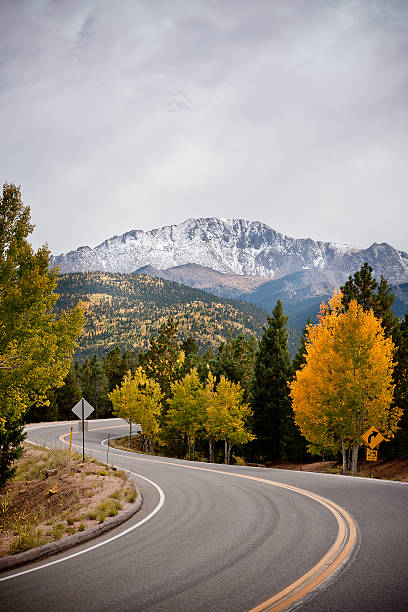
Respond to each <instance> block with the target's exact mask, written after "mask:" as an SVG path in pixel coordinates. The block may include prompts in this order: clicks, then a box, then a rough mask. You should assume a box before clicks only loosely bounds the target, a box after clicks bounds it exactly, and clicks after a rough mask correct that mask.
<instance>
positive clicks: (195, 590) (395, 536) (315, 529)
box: [0, 419, 408, 612]
mask: <svg viewBox="0 0 408 612" xmlns="http://www.w3.org/2000/svg"><path fill="white" fill-rule="evenodd" d="M89 428H90V429H89V432H87V434H86V447H87V453H89V454H94V455H95V456H96V457H98V459H100V460H102V461H105V460H106V447H105V446H103V445H102V442H103V441H104V440H106V438H107V436H108V434H110V435H111V436H114V435H120V434H123V435H126V433H127V425H126V424H124V423H123V421H120V420H118V419H112V420H106V421H90V422H89ZM68 432H69V424H67V423H64V424H49V425H46V424H41V425H36V426H32V427H29V433H28V439H29V440H31V441H35V442H41V443H47V444H53V445H55V444H56V443H63V442H60V438H61V437H62V436H64V435H65V434H67V433H68ZM61 439H64V438H61ZM80 443H81V437H80V435H79V434H76V435H74V444H75V445H79V444H80ZM109 461H110V462H111V463H114V464H115V465H117V466H118V467H121V468H123V469H127V470H129V471H130V472H131V473H132V474H133V476H132V477H133V478H134V479H135V481H136V483H137V485H138V487H139V488H140V489H141V491H142V494H143V498H144V504H143V508H142V510H141V511H140V512H139V513H138V514H137V515H135V517H134V518H133V519H131V520H130V521H129V522H127V523H126V524H124V525H122V526H121V527H119V528H118V529H117V530H115V531H114V532H109V533H108V534H106V535H105V536H102V537H101V538H98V539H97V540H94V541H92V542H88V543H87V544H86V545H83V546H80V547H77V548H75V549H72V550H71V551H68V552H66V553H65V554H61V555H59V556H58V555H57V556H56V557H53V558H51V559H49V560H47V561H43V562H39V563H36V564H33V565H32V566H26V567H24V568H20V569H19V570H15V571H14V572H9V573H8V574H2V575H1V576H0V593H1V606H0V608H1V610H7V611H8V610H10V611H11V610H13V611H15V610H30V611H31V610H38V611H48V610H87V611H89V610H95V611H97V610H98V611H100V610H112V609H114V610H115V611H118V612H119V611H124V610H129V611H130V610H149V611H150V610H152V611H163V612H164V611H165V612H173V611H174V612H180V611H184V610H185V611H189V612H195V611H201V610H203V611H204V610H205V611H206V612H208V611H209V610H217V611H225V612H232V611H233V612H239V611H248V610H256V611H257V612H261V610H284V609H290V608H291V607H292V606H300V608H299V607H297V609H302V610H307V611H312V610H313V611H319V612H320V611H326V610H330V611H331V610H333V611H337V610H338V611H339V612H340V611H341V612H345V611H348V610H350V611H351V610H353V611H354V610H359V611H360V610H362V611H363V610H382V611H384V610H390V611H391V610H392V611H397V612H398V611H400V610H401V611H403V610H404V611H406V610H407V609H408V485H407V484H402V483H394V482H387V481H376V480H371V481H370V480H367V479H360V478H351V477H342V476H332V475H328V474H313V473H306V472H290V471H284V470H270V469H262V468H260V469H258V468H243V467H236V466H223V465H215V464H205V463H195V462H189V461H178V460H174V459H165V458H162V457H147V456H144V455H141V454H134V453H127V452H123V451H118V450H117V449H111V450H110V453H109ZM299 489H301V490H302V491H299ZM118 536H119V537H118Z"/></svg>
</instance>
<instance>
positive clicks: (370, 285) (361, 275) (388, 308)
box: [340, 262, 398, 341]
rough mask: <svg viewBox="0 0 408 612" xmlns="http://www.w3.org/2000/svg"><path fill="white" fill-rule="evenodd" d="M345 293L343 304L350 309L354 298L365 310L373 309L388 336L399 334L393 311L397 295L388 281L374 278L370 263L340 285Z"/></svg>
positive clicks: (365, 264)
mask: <svg viewBox="0 0 408 612" xmlns="http://www.w3.org/2000/svg"><path fill="white" fill-rule="evenodd" d="M340 291H341V292H342V295H343V298H342V300H343V306H344V308H345V310H347V309H348V307H349V304H350V302H351V301H352V300H356V302H357V303H358V304H360V306H362V307H363V309H364V310H366V311H368V310H370V309H372V311H373V313H374V315H375V316H376V317H377V319H380V320H381V322H382V325H383V327H384V329H385V332H386V335H387V336H392V337H393V340H394V341H395V337H394V336H395V334H398V319H397V318H396V317H395V315H394V313H393V312H392V305H393V303H394V300H395V296H394V295H393V294H392V293H391V289H390V286H389V284H388V281H387V280H386V279H385V278H384V277H383V276H381V280H380V283H379V284H378V283H377V281H376V279H375V278H373V269H372V267H371V266H369V265H368V263H367V262H366V263H364V265H363V266H362V268H361V269H360V270H358V271H357V272H355V273H354V275H353V276H349V278H348V281H347V282H346V283H345V284H344V286H343V287H340Z"/></svg>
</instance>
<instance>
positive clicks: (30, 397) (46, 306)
mask: <svg viewBox="0 0 408 612" xmlns="http://www.w3.org/2000/svg"><path fill="white" fill-rule="evenodd" d="M33 227H34V226H33V225H32V224H31V222H30V209H29V207H28V206H24V205H23V203H22V201H21V193H20V188H19V187H16V186H15V185H13V184H8V183H5V184H4V186H3V193H2V197H1V198H0V465H1V473H0V487H1V486H3V485H4V483H5V482H6V480H7V479H8V478H9V477H10V475H11V474H12V471H13V469H12V468H11V463H12V461H13V460H14V459H15V458H17V457H18V456H19V454H20V453H21V441H22V427H23V419H24V415H25V413H26V411H27V409H28V407H29V406H31V405H41V404H48V403H49V400H48V398H47V393H48V391H49V390H50V389H51V388H53V387H54V388H58V387H60V386H61V385H62V384H63V381H64V378H65V375H66V374H67V372H68V370H69V367H70V364H71V360H72V355H73V352H74V349H75V347H76V341H77V338H78V336H79V333H80V332H81V329H82V327H83V324H84V315H83V309H82V307H81V306H77V307H76V308H74V309H73V310H72V311H71V312H66V311H62V312H61V313H60V315H59V316H57V314H56V312H55V305H56V301H57V299H58V296H57V294H56V293H55V288H56V285H57V270H55V269H52V268H50V265H49V264H50V253H49V251H48V248H47V247H46V246H43V247H41V248H40V249H38V251H37V252H34V251H33V249H32V247H31V245H30V244H29V243H28V241H27V238H28V236H29V234H30V233H31V232H32V231H33Z"/></svg>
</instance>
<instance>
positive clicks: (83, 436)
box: [81, 398, 85, 463]
mask: <svg viewBox="0 0 408 612" xmlns="http://www.w3.org/2000/svg"><path fill="white" fill-rule="evenodd" d="M81 402H82V410H81V412H82V462H83V463H85V417H84V398H82V400H81Z"/></svg>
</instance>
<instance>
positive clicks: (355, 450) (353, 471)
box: [351, 442, 360, 476]
mask: <svg viewBox="0 0 408 612" xmlns="http://www.w3.org/2000/svg"><path fill="white" fill-rule="evenodd" d="M359 448H360V445H359V443H358V442H355V443H354V445H353V455H352V463H351V475H352V476H356V475H357V462H358V449H359Z"/></svg>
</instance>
